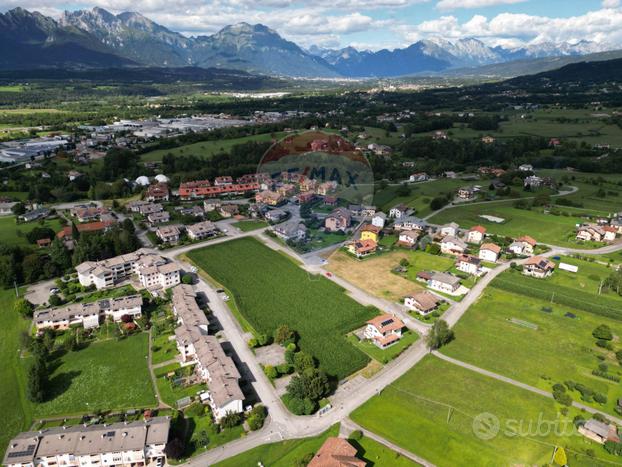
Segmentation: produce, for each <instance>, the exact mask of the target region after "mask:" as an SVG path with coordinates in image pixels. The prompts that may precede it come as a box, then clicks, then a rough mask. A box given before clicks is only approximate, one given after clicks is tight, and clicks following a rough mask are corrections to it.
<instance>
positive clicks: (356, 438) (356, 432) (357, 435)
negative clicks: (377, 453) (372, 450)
mask: <svg viewBox="0 0 622 467" xmlns="http://www.w3.org/2000/svg"><path fill="white" fill-rule="evenodd" d="M349 438H350V439H353V440H354V441H360V440H361V439H363V432H362V431H361V430H354V431H353V432H352V433H350V437H349Z"/></svg>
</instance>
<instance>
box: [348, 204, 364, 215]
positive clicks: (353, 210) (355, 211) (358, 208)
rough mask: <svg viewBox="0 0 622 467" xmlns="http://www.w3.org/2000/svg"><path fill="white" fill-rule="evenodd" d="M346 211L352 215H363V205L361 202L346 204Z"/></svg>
mask: <svg viewBox="0 0 622 467" xmlns="http://www.w3.org/2000/svg"><path fill="white" fill-rule="evenodd" d="M348 211H350V215H351V216H352V217H361V216H362V215H363V206H362V205H361V204H350V205H348Z"/></svg>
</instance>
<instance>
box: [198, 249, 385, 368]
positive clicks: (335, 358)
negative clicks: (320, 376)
mask: <svg viewBox="0 0 622 467" xmlns="http://www.w3.org/2000/svg"><path fill="white" fill-rule="evenodd" d="M188 257H189V258H190V259H191V260H192V261H194V262H195V263H196V264H197V265H198V266H199V267H200V268H201V269H203V270H204V271H205V272H206V273H207V274H209V275H210V276H211V277H212V278H213V279H214V280H215V281H217V282H218V283H220V284H222V285H224V286H225V287H227V288H228V289H229V290H230V291H231V293H232V294H233V296H234V298H235V301H236V304H237V307H238V309H239V312H240V313H241V314H242V315H243V317H244V318H245V319H246V320H247V322H248V323H249V324H250V325H251V326H252V327H253V328H254V329H255V330H256V331H257V332H259V333H264V334H267V335H272V333H273V332H274V330H275V329H276V328H277V327H278V326H279V325H281V324H287V325H289V326H290V327H291V328H292V329H294V330H296V331H297V332H298V334H299V335H300V347H301V348H302V349H303V350H305V351H307V352H309V353H310V354H311V355H313V356H314V357H316V358H317V359H318V361H319V362H320V366H321V367H322V368H323V369H324V370H325V371H326V372H327V373H328V374H331V375H334V376H337V377H338V378H340V379H341V378H343V377H345V376H347V375H349V374H351V373H353V372H354V371H356V370H358V369H360V368H362V367H364V366H365V365H366V364H367V362H368V361H369V358H368V357H367V356H366V355H365V354H363V353H362V352H361V351H359V350H358V349H356V348H354V347H353V346H352V345H351V344H350V343H348V342H347V340H346V336H345V335H346V333H347V332H349V331H351V330H353V329H355V328H357V327H359V326H362V325H363V324H364V323H365V321H366V320H368V319H370V318H372V317H373V316H374V315H376V313H377V312H376V310H374V309H369V308H365V307H363V306H361V305H359V304H358V303H356V302H355V301H354V300H352V299H350V298H349V297H347V296H346V295H345V294H344V292H343V290H342V289H340V288H339V287H338V286H336V285H335V284H333V283H332V282H330V281H329V280H328V279H326V278H324V277H320V276H316V275H311V274H308V273H306V272H305V271H304V270H302V269H301V268H299V267H298V266H297V265H296V264H295V263H294V262H293V261H291V260H290V259H289V258H287V257H286V256H284V255H283V254H281V253H278V252H275V251H274V250H271V249H270V248H268V247H267V246H265V245H263V244H262V243H260V242H259V241H257V240H255V239H253V238H242V239H238V240H233V241H230V242H226V243H221V244H219V245H213V246H210V247H206V248H202V249H200V250H194V251H192V252H190V253H189V254H188Z"/></svg>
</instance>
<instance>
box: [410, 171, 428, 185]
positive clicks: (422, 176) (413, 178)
mask: <svg viewBox="0 0 622 467" xmlns="http://www.w3.org/2000/svg"><path fill="white" fill-rule="evenodd" d="M429 179H430V176H429V175H428V174H427V173H425V172H417V173H414V174H411V175H410V177H408V181H409V182H411V183H417V182H425V181H427V180H429Z"/></svg>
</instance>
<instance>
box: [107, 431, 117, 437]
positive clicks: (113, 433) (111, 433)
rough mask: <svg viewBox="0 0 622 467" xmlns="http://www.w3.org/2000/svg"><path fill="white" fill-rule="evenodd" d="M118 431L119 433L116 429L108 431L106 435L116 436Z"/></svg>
mask: <svg viewBox="0 0 622 467" xmlns="http://www.w3.org/2000/svg"><path fill="white" fill-rule="evenodd" d="M116 433H117V432H116V431H109V432H108V433H106V435H105V436H110V437H112V436H114V435H115V434H116Z"/></svg>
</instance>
